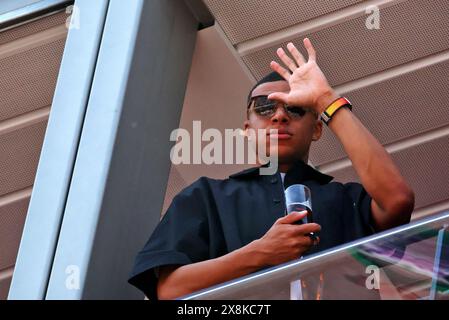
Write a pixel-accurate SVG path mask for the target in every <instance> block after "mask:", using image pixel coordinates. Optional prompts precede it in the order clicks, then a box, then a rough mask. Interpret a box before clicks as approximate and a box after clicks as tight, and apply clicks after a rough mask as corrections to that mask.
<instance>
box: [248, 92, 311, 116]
mask: <svg viewBox="0 0 449 320" xmlns="http://www.w3.org/2000/svg"><path fill="white" fill-rule="evenodd" d="M279 104H282V106H283V108H284V110H285V111H286V112H287V114H288V115H289V116H290V117H291V118H295V119H297V118H302V117H304V115H305V114H306V113H307V112H308V111H310V112H313V111H311V110H310V109H308V108H303V107H298V106H289V105H286V104H283V103H281V102H279V101H276V100H269V99H268V96H256V97H252V98H251V99H250V100H249V103H248V111H250V110H251V106H252V110H253V111H254V112H255V113H256V114H257V115H259V116H262V117H267V118H269V117H272V116H273V115H274V114H275V113H276V110H277V106H278V105H279Z"/></svg>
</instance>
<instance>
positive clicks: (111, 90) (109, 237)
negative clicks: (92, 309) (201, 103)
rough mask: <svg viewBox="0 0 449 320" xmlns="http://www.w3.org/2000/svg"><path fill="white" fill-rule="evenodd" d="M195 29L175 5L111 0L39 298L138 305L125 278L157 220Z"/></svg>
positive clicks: (175, 1) (172, 1) (173, 0)
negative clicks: (51, 257)
mask: <svg viewBox="0 0 449 320" xmlns="http://www.w3.org/2000/svg"><path fill="white" fill-rule="evenodd" d="M197 25H198V23H197V21H196V19H195V18H193V16H192V14H191V13H190V11H189V10H188V8H187V6H186V5H185V3H184V2H183V1H179V0H151V1H144V0H133V1H122V0H111V1H110V4H109V8H108V14H107V19H106V24H105V28H104V33H103V39H102V43H101V48H100V53H99V56H98V62H97V66H96V70H95V78H94V82H93V85H92V90H91V94H90V99H89V103H88V107H87V113H86V117H85V121H84V126H83V131H82V136H81V140H80V144H79V149H78V154H77V158H76V164H75V168H74V172H73V176H72V181H71V185H70V189H69V195H68V199H67V204H66V208H65V212H64V219H63V223H62V227H61V232H60V235H59V239H58V244H57V250H56V255H55V259H54V262H53V267H52V272H51V276H50V281H49V286H48V291H47V295H46V298H47V299H143V294H142V293H140V292H139V291H138V290H136V289H135V288H133V287H132V286H130V285H129V284H128V283H127V279H128V275H129V273H130V271H131V268H132V265H133V262H134V258H135V255H136V253H137V251H138V250H139V249H141V247H142V246H143V244H144V243H145V241H146V240H147V238H148V236H149V235H150V234H151V232H152V231H153V229H154V228H155V226H156V224H157V223H158V222H159V219H160V213H161V209H162V205H163V198H164V193H165V187H166V184H167V180H168V173H169V167H170V159H169V153H170V148H171V147H172V145H173V143H172V142H170V139H169V137H170V133H171V131H172V130H173V129H175V128H177V127H178V125H179V119H180V115H181V110H182V105H183V99H184V94H185V88H186V85H187V79H188V73H189V70H190V65H191V60H192V55H193V49H194V45H195V38H196V33H197Z"/></svg>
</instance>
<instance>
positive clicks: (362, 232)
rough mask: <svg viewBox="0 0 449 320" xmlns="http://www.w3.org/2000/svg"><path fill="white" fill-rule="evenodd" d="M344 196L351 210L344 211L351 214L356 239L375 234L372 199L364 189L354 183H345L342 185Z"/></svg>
mask: <svg viewBox="0 0 449 320" xmlns="http://www.w3.org/2000/svg"><path fill="white" fill-rule="evenodd" d="M344 189H345V193H346V196H347V197H348V198H349V200H350V202H349V203H348V205H349V206H351V207H352V208H351V209H352V210H345V211H346V212H350V213H351V212H352V213H353V214H352V217H350V219H351V221H352V223H353V228H354V232H355V233H356V236H355V237H356V238H361V237H365V236H369V235H372V234H374V233H375V229H374V221H373V217H372V213H371V201H372V198H371V196H370V195H369V194H368V192H366V190H365V188H364V187H363V186H362V185H361V184H360V183H356V182H350V183H346V184H345V185H344Z"/></svg>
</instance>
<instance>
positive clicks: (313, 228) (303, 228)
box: [295, 223, 321, 235]
mask: <svg viewBox="0 0 449 320" xmlns="http://www.w3.org/2000/svg"><path fill="white" fill-rule="evenodd" d="M295 228H296V233H297V234H298V235H306V234H309V233H311V232H313V233H316V232H320V231H321V226H320V225H319V224H317V223H306V224H302V225H299V226H295Z"/></svg>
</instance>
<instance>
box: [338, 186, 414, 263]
mask: <svg viewBox="0 0 449 320" xmlns="http://www.w3.org/2000/svg"><path fill="white" fill-rule="evenodd" d="M345 188H346V191H347V194H348V195H349V197H350V198H351V200H352V201H353V203H352V205H353V209H354V210H355V214H356V217H355V219H354V221H355V222H354V226H353V229H354V230H355V231H354V232H355V234H356V238H361V237H366V236H370V235H372V234H374V233H376V231H375V228H374V220H373V216H372V212H371V201H372V198H371V196H370V195H369V194H368V193H367V192H366V190H365V189H364V188H363V186H362V185H361V184H359V183H347V184H345ZM359 219H360V220H359ZM405 250H406V243H405V242H404V241H401V239H400V237H395V236H389V237H388V238H387V239H384V240H382V241H380V240H377V241H375V242H372V241H371V242H369V243H367V244H364V245H362V246H360V248H359V249H358V255H360V256H364V257H365V261H371V262H370V263H371V264H374V265H377V266H379V267H383V266H386V265H389V264H394V263H396V262H398V261H400V260H401V259H402V257H403V255H404V252H405ZM376 256H377V257H378V258H375V257H376ZM382 257H383V258H384V259H382Z"/></svg>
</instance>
